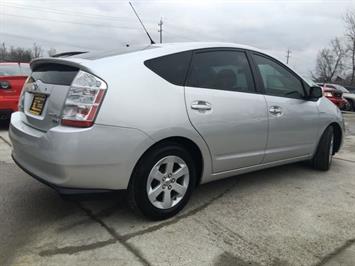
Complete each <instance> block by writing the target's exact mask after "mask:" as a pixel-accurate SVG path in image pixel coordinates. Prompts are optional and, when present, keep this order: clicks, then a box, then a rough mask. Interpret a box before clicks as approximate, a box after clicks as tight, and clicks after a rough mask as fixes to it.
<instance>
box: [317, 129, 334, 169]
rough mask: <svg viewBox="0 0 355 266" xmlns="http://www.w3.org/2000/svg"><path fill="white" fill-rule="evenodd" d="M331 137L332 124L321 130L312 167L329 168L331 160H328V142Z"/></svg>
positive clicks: (332, 134)
mask: <svg viewBox="0 0 355 266" xmlns="http://www.w3.org/2000/svg"><path fill="white" fill-rule="evenodd" d="M332 137H333V138H334V128H333V127H332V126H329V127H327V129H326V130H325V131H324V132H323V134H322V137H321V139H320V142H319V144H318V148H317V151H316V154H315V156H314V158H313V166H314V168H316V169H319V170H323V171H327V170H329V168H330V165H331V162H332V160H329V152H330V144H331V139H332ZM333 145H334V144H333ZM333 148H334V147H333Z"/></svg>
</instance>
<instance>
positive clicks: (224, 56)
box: [185, 50, 268, 173]
mask: <svg viewBox="0 0 355 266" xmlns="http://www.w3.org/2000/svg"><path fill="white" fill-rule="evenodd" d="M185 97H186V108H187V112H188V115H189V118H190V120H191V123H192V125H193V126H194V127H195V129H196V130H197V131H198V132H199V133H200V135H201V136H202V137H203V138H204V140H205V141H206V143H207V144H208V146H209V148H210V151H211V155H212V159H213V170H214V172H215V173H216V172H222V171H228V170H233V169H238V168H242V167H248V166H252V165H257V164H259V163H260V162H261V161H262V159H263V156H264V149H265V145H266V138H267V124H268V122H267V108H266V102H265V98H264V96H263V95H260V94H258V93H256V91H255V86H254V81H253V76H252V72H251V69H250V65H249V61H248V58H247V55H246V53H245V52H244V51H242V50H202V51H197V52H195V53H194V55H193V58H192V63H191V69H190V73H189V75H188V79H187V83H186V87H185Z"/></svg>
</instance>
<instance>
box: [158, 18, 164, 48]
mask: <svg viewBox="0 0 355 266" xmlns="http://www.w3.org/2000/svg"><path fill="white" fill-rule="evenodd" d="M158 26H159V30H158V32H159V33H160V43H163V18H160V22H159V24H158Z"/></svg>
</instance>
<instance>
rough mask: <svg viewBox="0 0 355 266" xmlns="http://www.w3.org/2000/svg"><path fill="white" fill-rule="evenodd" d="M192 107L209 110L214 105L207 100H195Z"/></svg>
mask: <svg viewBox="0 0 355 266" xmlns="http://www.w3.org/2000/svg"><path fill="white" fill-rule="evenodd" d="M191 109H193V110H198V111H209V110H211V109H212V105H211V104H210V103H209V102H206V101H194V102H192V104H191Z"/></svg>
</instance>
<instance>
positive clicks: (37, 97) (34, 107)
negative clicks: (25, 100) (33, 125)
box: [29, 93, 47, 115]
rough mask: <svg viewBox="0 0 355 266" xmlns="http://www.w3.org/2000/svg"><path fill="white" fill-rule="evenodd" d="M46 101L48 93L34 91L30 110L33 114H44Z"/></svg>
mask: <svg viewBox="0 0 355 266" xmlns="http://www.w3.org/2000/svg"><path fill="white" fill-rule="evenodd" d="M46 101H47V95H46V94H42V93H34V94H33V99H32V103H31V106H30V109H29V112H30V113H31V114H33V115H42V113H43V109H44V106H45V104H46Z"/></svg>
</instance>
